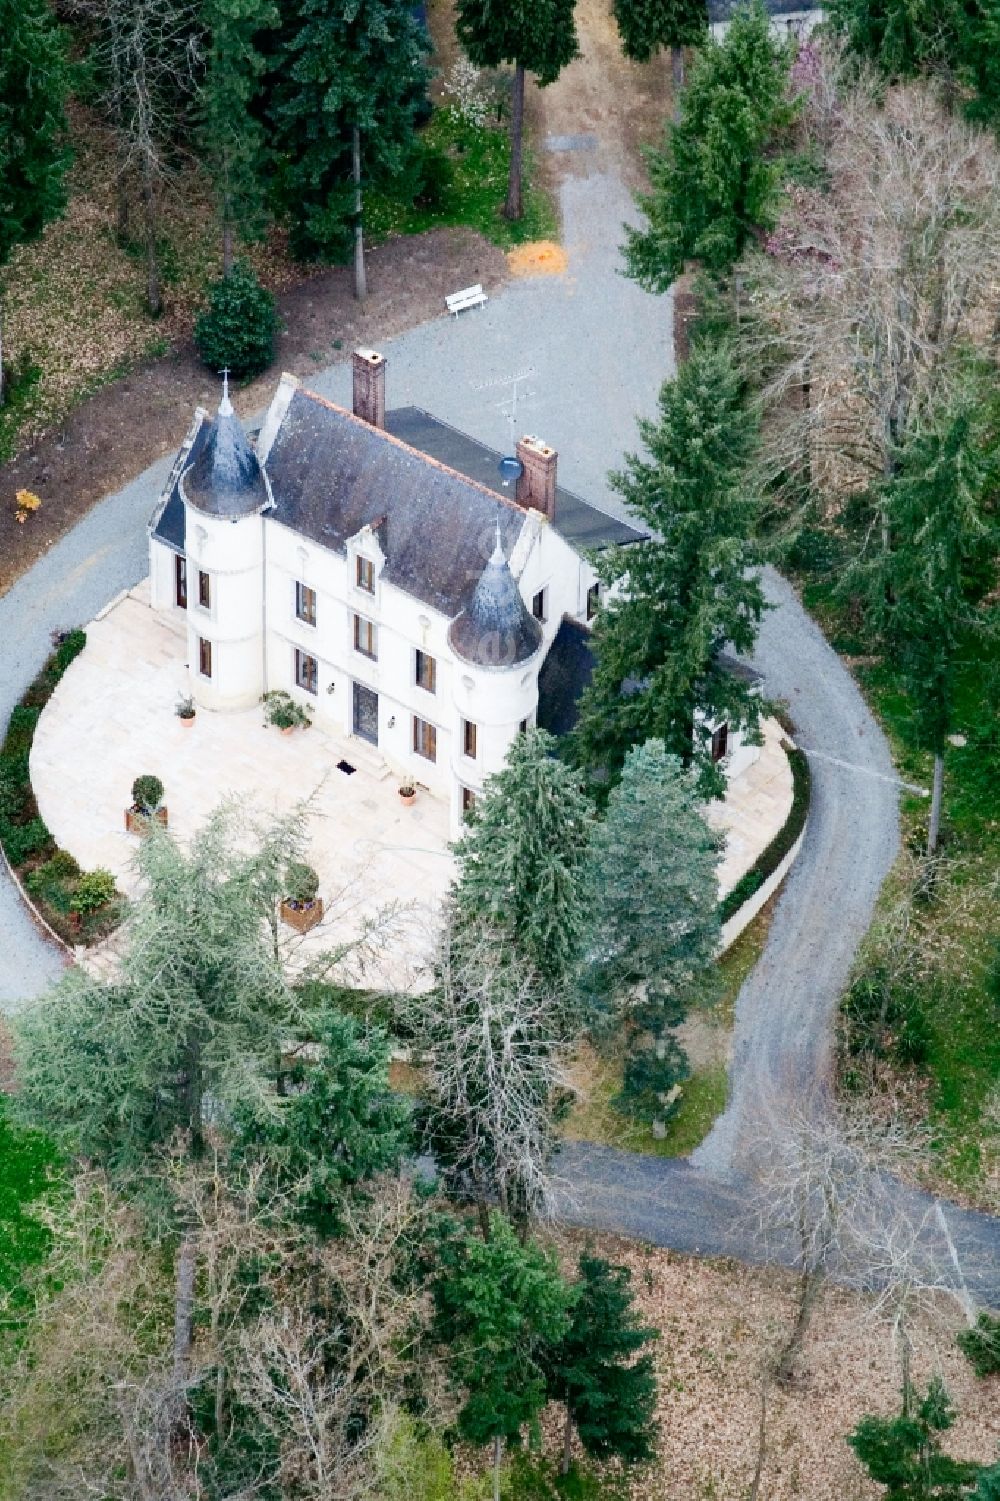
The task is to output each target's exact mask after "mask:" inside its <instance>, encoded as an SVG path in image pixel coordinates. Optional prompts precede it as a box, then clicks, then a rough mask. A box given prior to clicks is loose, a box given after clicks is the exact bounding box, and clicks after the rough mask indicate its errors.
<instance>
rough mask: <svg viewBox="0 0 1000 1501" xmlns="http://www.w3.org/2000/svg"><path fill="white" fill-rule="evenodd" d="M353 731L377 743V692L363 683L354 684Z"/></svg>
mask: <svg viewBox="0 0 1000 1501" xmlns="http://www.w3.org/2000/svg"><path fill="white" fill-rule="evenodd" d="M354 733H355V735H360V736H361V739H362V740H369V741H370V742H371V744H372V745H378V694H377V693H376V692H375V690H374V688H366V687H365V685H364V683H355V684H354Z"/></svg>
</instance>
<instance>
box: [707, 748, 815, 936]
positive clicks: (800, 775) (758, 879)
mask: <svg viewBox="0 0 1000 1501" xmlns="http://www.w3.org/2000/svg"><path fill="white" fill-rule="evenodd" d="M782 746H783V748H784V752H785V755H786V756H787V757H788V761H789V765H790V766H791V768H792V806H791V810H790V812H789V814H788V817H787V818H786V819H785V822H784V823H783V824H782V826H781V828H780V829H779V830H778V832H777V834H775V836H774V838H773V839H772V840H771V843H770V844H769V845H767V846H766V848H765V849H763V850H761V852H760V854H759V855H758V856H757V858H756V860H755V861H754V863H753V864H752V865H751V867H750V869H749V870H748V871H747V872H746V873H745V874H744V875H742V876H740V879H739V880H738V881H737V882H736V885H735V886H734V887H733V889H732V891H730V892H727V893H726V895H725V896H724V897H723V898H722V901H721V902H720V903H719V921H720V923H724V922H728V921H729V919H730V918H731V917H733V916H735V914H736V913H737V912H738V911H739V910H740V908H741V907H742V906H743V904H744V902H748V901H749V900H750V898H751V897H752V896H754V895H755V894H756V893H757V892H758V891H759V890H760V888H761V887H762V886H763V884H764V882H765V881H766V880H768V878H769V877H770V876H773V875H774V872H775V871H776V870H777V868H778V866H779V865H780V864H781V862H782V860H783V859H784V858H785V856H786V855H787V854H788V851H789V850H790V849H791V848H792V846H793V845H794V844H795V841H796V840H797V839H798V837H799V835H800V834H801V833H802V830H803V829H804V828H805V826H806V818H807V816H808V813H809V792H810V776H809V762H808V760H807V759H806V755H805V752H804V751H800V750H798V749H797V748H796V747H795V746H793V745H789V744H788V743H787V741H782Z"/></svg>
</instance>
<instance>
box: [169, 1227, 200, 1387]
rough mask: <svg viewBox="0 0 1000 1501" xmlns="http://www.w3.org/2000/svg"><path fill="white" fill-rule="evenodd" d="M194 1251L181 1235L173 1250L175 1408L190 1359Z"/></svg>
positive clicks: (187, 1236)
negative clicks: (174, 1253)
mask: <svg viewBox="0 0 1000 1501" xmlns="http://www.w3.org/2000/svg"><path fill="white" fill-rule="evenodd" d="M196 1251H197V1242H196V1240H195V1237H194V1235H192V1234H190V1233H188V1234H185V1235H184V1236H182V1238H181V1243H180V1245H179V1246H178V1247H177V1269H176V1272H175V1274H174V1385H175V1387H176V1389H177V1401H178V1407H180V1405H181V1402H182V1396H181V1393H182V1392H183V1391H184V1388H185V1387H186V1386H187V1382H188V1367H189V1362H190V1358H191V1338H192V1330H193V1328H194V1274H195V1264H196V1261H197V1256H196Z"/></svg>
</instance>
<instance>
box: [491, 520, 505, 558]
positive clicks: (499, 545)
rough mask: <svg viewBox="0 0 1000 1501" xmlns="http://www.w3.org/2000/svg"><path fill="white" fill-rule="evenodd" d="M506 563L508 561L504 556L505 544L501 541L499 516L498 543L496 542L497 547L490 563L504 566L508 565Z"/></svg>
mask: <svg viewBox="0 0 1000 1501" xmlns="http://www.w3.org/2000/svg"><path fill="white" fill-rule="evenodd" d="M506 561H507V559H506V558H505V557H504V555H503V543H502V542H501V541H500V517H499V516H498V517H497V542H496V546H495V547H494V549H493V556H492V558H490V562H491V563H499V564H501V565H502V564H504V563H506Z"/></svg>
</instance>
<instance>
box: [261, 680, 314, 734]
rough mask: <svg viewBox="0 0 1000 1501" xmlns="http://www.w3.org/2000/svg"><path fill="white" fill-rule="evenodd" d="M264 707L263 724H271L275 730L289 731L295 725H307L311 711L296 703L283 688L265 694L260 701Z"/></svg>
mask: <svg viewBox="0 0 1000 1501" xmlns="http://www.w3.org/2000/svg"><path fill="white" fill-rule="evenodd" d="M261 703H262V704H263V705H264V723H265V724H273V725H274V726H275V728H276V729H279V730H290V729H293V728H294V727H295V725H299V724H300V725H303V726H305V725H308V724H309V722H310V714H311V712H312V711H311V710H310V709H309V708H308V707H307V706H305V705H303V704H299V703H296V701H295V699H294V698H293V697H292V695H291V694H290V693H286V692H285V690H284V688H273V689H272V690H271V692H270V693H265V694H264V697H263V698H262V699H261Z"/></svg>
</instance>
